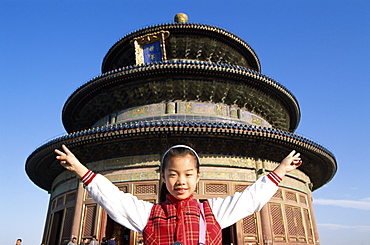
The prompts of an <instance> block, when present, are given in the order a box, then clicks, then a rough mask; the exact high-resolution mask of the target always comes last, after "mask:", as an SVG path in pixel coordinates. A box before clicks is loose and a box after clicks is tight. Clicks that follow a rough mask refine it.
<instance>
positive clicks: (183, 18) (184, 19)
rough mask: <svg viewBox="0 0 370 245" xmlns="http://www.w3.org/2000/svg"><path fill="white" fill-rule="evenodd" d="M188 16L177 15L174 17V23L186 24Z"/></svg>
mask: <svg viewBox="0 0 370 245" xmlns="http://www.w3.org/2000/svg"><path fill="white" fill-rule="evenodd" d="M188 19H189V18H188V16H187V15H186V14H184V13H178V14H176V15H175V22H176V23H186V22H188Z"/></svg>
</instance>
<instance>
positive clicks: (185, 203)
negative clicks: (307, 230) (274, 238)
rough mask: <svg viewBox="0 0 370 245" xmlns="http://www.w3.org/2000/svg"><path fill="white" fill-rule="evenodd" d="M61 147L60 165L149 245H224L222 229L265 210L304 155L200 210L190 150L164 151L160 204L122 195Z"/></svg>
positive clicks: (195, 161) (196, 162) (195, 166)
mask: <svg viewBox="0 0 370 245" xmlns="http://www.w3.org/2000/svg"><path fill="white" fill-rule="evenodd" d="M62 148H63V151H60V150H55V153H57V155H58V156H57V157H56V158H57V159H58V160H60V161H61V164H62V165H63V166H64V167H65V168H66V169H68V170H70V171H73V172H75V173H76V174H77V175H78V176H80V177H81V180H82V182H83V183H84V185H85V188H86V190H87V191H88V192H89V194H90V196H91V197H92V198H93V199H94V200H95V201H96V202H97V203H98V204H99V205H100V206H102V207H103V208H104V210H105V211H107V213H108V214H109V216H110V217H111V218H112V219H113V220H115V221H116V222H117V223H119V224H121V225H123V226H125V227H127V228H129V229H131V230H134V231H137V232H139V233H143V239H144V244H146V245H147V244H156V245H162V244H165V245H170V244H183V245H195V244H198V243H205V244H207V245H208V244H210V245H211V244H216V245H221V244H222V229H223V228H226V227H228V226H230V225H232V224H234V223H236V222H237V221H238V220H240V219H243V218H245V217H246V216H248V215H251V214H253V213H255V212H258V211H260V210H261V208H262V207H263V206H264V205H265V204H266V203H267V202H268V201H269V200H270V198H271V197H272V196H273V195H274V193H275V192H276V191H277V189H278V184H279V183H280V181H281V180H282V178H283V177H284V176H285V174H286V173H288V172H290V171H292V170H294V169H296V168H297V167H299V166H300V165H301V164H302V161H301V158H300V157H299V156H300V154H299V153H296V152H295V151H292V152H291V153H290V154H289V155H288V156H287V157H286V158H285V159H284V160H283V161H282V162H281V163H280V165H279V166H278V167H277V168H276V169H275V170H274V171H273V172H270V173H269V174H268V175H266V176H263V177H261V178H259V179H258V180H257V181H256V182H255V183H254V184H253V185H251V186H249V187H248V188H247V189H245V190H244V191H243V192H240V193H239V192H237V193H235V194H234V196H229V197H226V198H214V199H208V200H207V201H205V202H203V205H199V204H198V202H197V200H196V199H193V193H194V190H195V188H196V185H197V183H198V181H199V178H200V172H199V165H200V161H199V157H198V154H197V153H196V152H195V151H194V150H193V149H192V148H191V147H189V146H186V145H176V146H173V147H171V148H170V149H168V150H167V151H166V152H165V154H164V155H163V157H162V161H161V175H162V176H161V178H162V181H163V184H164V186H165V187H163V188H162V189H163V190H164V191H166V192H167V194H166V195H163V196H162V198H163V200H161V203H160V204H152V203H149V202H146V201H142V200H138V199H137V198H136V197H135V196H133V195H131V194H129V193H123V192H122V191H120V190H119V189H118V188H117V187H116V186H115V185H114V184H112V183H111V182H110V181H109V180H108V179H106V178H105V177H103V176H102V175H100V174H95V173H94V172H92V171H91V170H88V169H87V168H86V167H85V166H84V165H82V164H81V163H80V162H79V160H78V159H77V158H76V157H75V156H74V155H73V154H72V152H71V151H69V149H68V148H67V147H66V146H65V145H63V146H62ZM203 223H204V225H202V224H203ZM203 230H205V231H203Z"/></svg>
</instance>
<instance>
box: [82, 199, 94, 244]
mask: <svg viewBox="0 0 370 245" xmlns="http://www.w3.org/2000/svg"><path fill="white" fill-rule="evenodd" d="M95 217H96V204H91V205H86V208H85V217H84V222H83V232H82V234H83V236H84V237H90V236H93V235H95V234H94V229H95Z"/></svg>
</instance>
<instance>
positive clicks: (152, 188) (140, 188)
mask: <svg viewBox="0 0 370 245" xmlns="http://www.w3.org/2000/svg"><path fill="white" fill-rule="evenodd" d="M135 194H157V186H156V185H155V184H146V185H135Z"/></svg>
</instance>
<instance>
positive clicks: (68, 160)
mask: <svg viewBox="0 0 370 245" xmlns="http://www.w3.org/2000/svg"><path fill="white" fill-rule="evenodd" d="M62 149H63V151H60V150H58V149H55V150H54V152H55V153H56V154H58V156H57V157H56V158H57V159H58V160H60V164H61V165H62V166H63V167H65V168H66V169H68V170H70V171H72V172H75V173H76V174H77V175H78V176H80V177H82V176H84V175H85V173H86V172H87V171H88V169H87V168H86V167H85V166H84V165H82V163H81V162H80V161H79V160H78V159H77V158H76V157H75V155H73V153H72V152H71V151H70V150H69V149H68V148H67V147H66V146H65V145H62Z"/></svg>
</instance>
